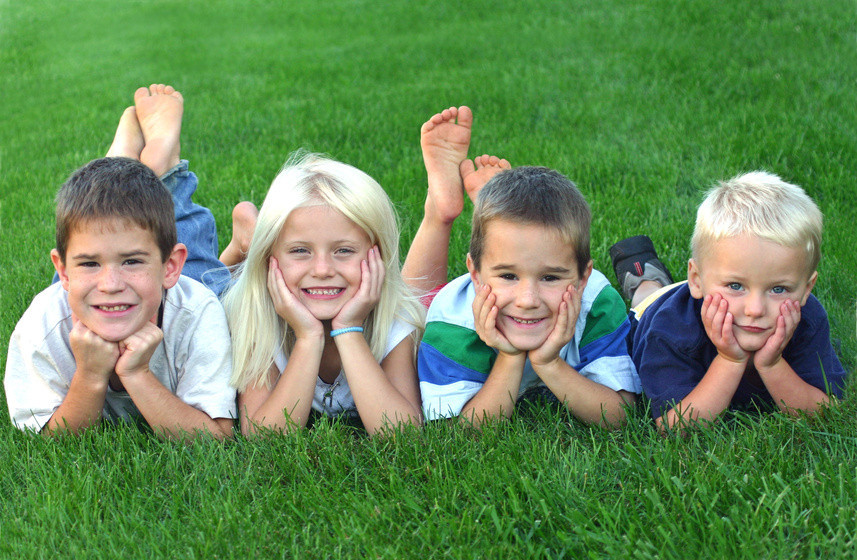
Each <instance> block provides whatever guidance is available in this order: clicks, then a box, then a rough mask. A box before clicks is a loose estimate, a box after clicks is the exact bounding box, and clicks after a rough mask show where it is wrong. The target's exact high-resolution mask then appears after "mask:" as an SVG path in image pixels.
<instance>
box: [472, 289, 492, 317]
mask: <svg viewBox="0 0 857 560" xmlns="http://www.w3.org/2000/svg"><path fill="white" fill-rule="evenodd" d="M489 293H491V292H490V288H488V284H483V285H482V286H480V287H479V288H477V289H476V297H474V298H473V304H472V305H471V307H472V309H473V317H474V319H476V322H477V323H478V322H479V316H480V315H481V314H482V308H483V307H484V306H485V300H486V299H488V294H489Z"/></svg>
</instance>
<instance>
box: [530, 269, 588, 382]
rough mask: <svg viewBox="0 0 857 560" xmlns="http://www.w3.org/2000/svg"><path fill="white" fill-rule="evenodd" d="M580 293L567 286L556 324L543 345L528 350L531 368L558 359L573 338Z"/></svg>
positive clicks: (578, 314) (578, 310)
mask: <svg viewBox="0 0 857 560" xmlns="http://www.w3.org/2000/svg"><path fill="white" fill-rule="evenodd" d="M581 296H582V292H579V291H578V290H577V289H575V287H574V286H573V285H571V284H569V286H568V288H567V289H566V291H565V293H564V294H563V295H562V301H561V302H560V304H559V309H558V310H557V315H556V317H557V318H556V323H555V324H554V327H553V329H552V330H551V332H550V334H549V335H548V337H547V338H546V339H545V341H544V343H543V344H542V345H541V346H540V347H539V348H536V349H535V350H530V352H529V353H528V357H529V358H530V362H531V363H532V364H533V367H538V366H541V365H545V364H548V363H550V362H552V361H554V360H556V359H558V358H559V352H560V350H562V348H563V347H564V346H565V345H566V344H568V343H569V342H571V339H572V338H574V330H575V327H576V326H577V318H578V317H579V316H580V306H581V303H580V301H581Z"/></svg>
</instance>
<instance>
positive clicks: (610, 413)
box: [533, 359, 633, 428]
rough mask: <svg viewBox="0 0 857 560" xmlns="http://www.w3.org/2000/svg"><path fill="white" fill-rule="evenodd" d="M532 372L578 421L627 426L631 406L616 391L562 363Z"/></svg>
mask: <svg viewBox="0 0 857 560" xmlns="http://www.w3.org/2000/svg"><path fill="white" fill-rule="evenodd" d="M533 369H534V370H535V372H536V374H537V375H538V376H539V377H540V378H541V380H542V381H544V383H545V385H546V386H547V387H548V389H550V390H551V392H552V393H553V394H554V395H556V397H557V398H558V399H559V400H560V401H561V402H562V403H563V404H565V406H566V407H568V410H569V411H570V412H571V413H572V414H573V415H574V416H575V417H576V418H577V419H579V420H581V421H582V422H586V423H587V424H597V425H604V426H606V427H614V428H618V427H619V426H621V425H622V424H624V422H625V419H626V417H627V413H626V406H627V405H629V404H632V403H631V402H627V401H626V400H625V399H624V398H623V397H622V395H621V394H619V393H618V392H617V391H614V390H613V389H611V388H610V387H606V386H604V385H602V384H600V383H597V382H595V381H592V380H591V379H587V378H586V377H584V376H582V375H580V373H579V372H578V371H577V370H575V369H574V368H573V367H571V366H570V365H569V364H567V363H566V362H565V361H563V360H561V359H556V360H554V361H552V362H550V363H549V364H545V365H536V364H533ZM632 402H633V401H632Z"/></svg>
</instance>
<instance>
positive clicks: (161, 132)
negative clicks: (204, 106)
mask: <svg viewBox="0 0 857 560" xmlns="http://www.w3.org/2000/svg"><path fill="white" fill-rule="evenodd" d="M134 104H135V105H136V106H137V119H138V120H139V121H140V128H141V129H142V131H143V139H144V140H145V141H146V146H145V147H144V148H143V151H142V152H141V153H140V161H142V162H143V163H145V164H146V165H148V166H149V167H151V168H152V171H154V172H155V174H156V175H157V176H158V177H160V176H161V175H163V174H164V173H166V172H167V171H169V170H170V169H172V168H173V167H175V166H176V165H178V164H179V147H180V146H179V136H180V135H181V129H182V113H183V112H184V98H183V97H182V94H180V93H179V92H177V91H176V90H175V89H174V88H173V87H172V86H165V85H164V84H152V85H151V86H149V87H148V88H145V87H141V88H139V89H138V90H137V91H135V92H134Z"/></svg>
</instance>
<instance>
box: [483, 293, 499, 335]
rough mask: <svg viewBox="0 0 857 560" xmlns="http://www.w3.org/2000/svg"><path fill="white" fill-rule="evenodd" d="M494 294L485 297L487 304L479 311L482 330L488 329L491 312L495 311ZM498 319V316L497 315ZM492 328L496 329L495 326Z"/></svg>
mask: <svg viewBox="0 0 857 560" xmlns="http://www.w3.org/2000/svg"><path fill="white" fill-rule="evenodd" d="M494 302H495V298H494V294H490V293H489V294H488V295H487V296H486V297H485V302H484V303H483V305H482V307H481V308H480V309H479V325H480V326H481V327H482V328H488V317H489V316H490V315H491V312H492V311H493V310H494ZM495 317H496V314H495ZM491 328H494V327H493V325H492V327H491Z"/></svg>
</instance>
